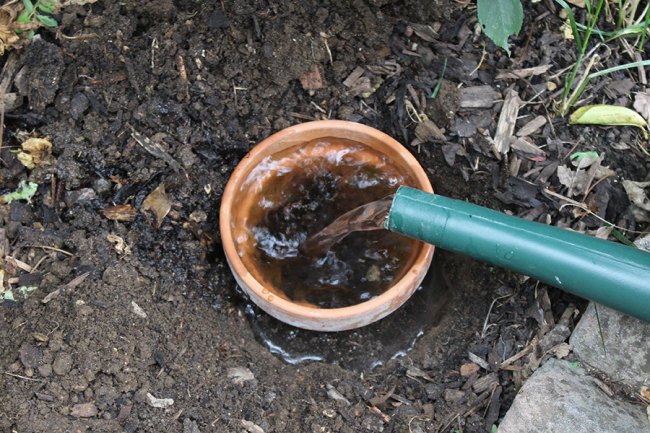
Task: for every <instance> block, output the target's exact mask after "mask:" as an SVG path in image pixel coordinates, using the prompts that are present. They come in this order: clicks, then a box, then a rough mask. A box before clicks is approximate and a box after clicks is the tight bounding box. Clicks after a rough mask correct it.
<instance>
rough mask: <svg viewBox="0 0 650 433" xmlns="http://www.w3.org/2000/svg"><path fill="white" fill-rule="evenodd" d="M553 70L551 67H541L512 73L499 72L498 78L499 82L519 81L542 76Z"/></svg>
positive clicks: (517, 70) (515, 70)
mask: <svg viewBox="0 0 650 433" xmlns="http://www.w3.org/2000/svg"><path fill="white" fill-rule="evenodd" d="M549 69H551V65H540V66H534V67H532V68H525V69H513V70H512V71H499V73H498V74H497V76H496V79H497V80H508V79H510V80H517V79H519V78H528V77H532V76H534V75H541V74H543V73H544V72H546V71H548V70H549Z"/></svg>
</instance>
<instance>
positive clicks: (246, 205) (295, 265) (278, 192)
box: [231, 135, 423, 308]
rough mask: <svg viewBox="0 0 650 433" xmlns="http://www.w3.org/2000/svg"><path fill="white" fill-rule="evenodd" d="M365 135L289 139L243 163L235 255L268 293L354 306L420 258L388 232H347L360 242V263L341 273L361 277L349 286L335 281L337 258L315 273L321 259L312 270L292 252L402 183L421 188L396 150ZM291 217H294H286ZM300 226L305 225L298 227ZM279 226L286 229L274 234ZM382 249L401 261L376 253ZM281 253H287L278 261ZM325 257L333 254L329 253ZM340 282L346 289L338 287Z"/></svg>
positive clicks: (235, 210)
mask: <svg viewBox="0 0 650 433" xmlns="http://www.w3.org/2000/svg"><path fill="white" fill-rule="evenodd" d="M364 141H365V143H363V144H362V143H361V142H359V141H357V140H351V139H349V138H346V137H340V136H333V135H329V136H323V137H317V138H311V139H310V140H305V142H302V143H301V142H297V140H296V137H291V140H287V141H286V142H285V145H284V146H283V145H281V144H282V143H280V145H278V143H275V144H274V145H273V146H271V148H272V152H267V153H266V154H264V153H258V154H253V156H252V157H251V158H250V160H248V161H246V167H245V168H246V169H247V170H246V172H245V174H244V175H242V176H240V178H239V184H238V185H236V191H237V194H236V198H235V200H234V203H233V207H232V218H231V229H232V235H233V240H234V243H235V248H236V251H237V254H238V256H239V257H240V259H241V261H242V262H243V264H244V266H245V267H246V269H247V270H248V271H249V272H250V274H251V275H252V277H253V278H254V279H255V280H257V282H259V283H260V284H261V285H262V287H264V292H265V293H267V294H272V295H275V296H278V297H280V298H282V299H285V300H289V301H291V302H293V303H296V304H300V305H304V306H309V307H314V308H338V307H344V306H349V305H354V304H357V303H361V302H363V301H365V300H367V299H369V298H370V297H373V296H377V295H379V294H381V293H383V292H385V291H386V290H388V289H389V288H390V287H391V286H392V285H394V284H395V283H396V282H397V281H399V280H400V279H401V278H403V277H404V276H405V274H406V273H407V272H408V270H409V268H410V266H411V265H412V264H413V263H414V262H415V260H416V258H417V256H418V255H419V254H420V252H421V250H422V247H423V244H421V243H420V242H418V241H415V240H411V239H406V238H403V237H401V236H399V235H396V234H394V233H391V232H388V231H385V230H379V231H377V232H367V233H363V234H360V236H359V239H360V240H355V239H352V237H353V236H354V235H356V234H353V235H350V241H349V242H350V243H351V246H349V248H348V250H349V249H354V248H359V251H352V252H353V253H354V254H352V255H353V256H354V255H355V254H356V255H357V256H359V257H353V258H352V259H351V261H352V262H355V263H356V262H358V263H357V265H356V267H353V268H351V269H352V270H349V269H346V270H344V271H343V273H342V274H341V275H348V274H350V272H351V274H352V275H356V276H357V277H358V278H357V280H356V281H357V282H356V283H355V282H352V283H350V284H351V285H352V286H350V284H348V286H347V287H346V285H345V284H343V285H342V286H340V287H339V286H338V285H333V284H330V283H331V282H332V281H331V280H336V279H337V278H339V277H340V275H339V274H337V272H338V269H339V268H338V267H337V266H338V264H337V263H338V262H336V261H335V262H333V264H330V265H331V268H328V269H329V270H324V272H325V274H324V276H321V277H318V278H316V276H315V275H314V272H318V271H319V270H320V267H319V266H320V265H314V266H316V267H315V268H314V269H311V268H309V266H312V265H313V263H312V262H311V261H310V262H304V261H300V260H299V258H296V257H293V256H292V254H296V251H297V249H298V246H299V243H300V240H301V239H303V240H304V237H305V236H306V235H311V234H313V233H314V231H317V230H319V229H321V228H323V227H324V226H326V225H327V224H329V223H330V222H331V221H332V220H333V219H335V218H336V217H338V216H340V215H341V214H342V213H344V212H347V211H348V210H351V209H353V208H355V207H357V206H359V205H363V204H365V203H367V202H371V201H374V200H378V199H380V198H383V197H385V196H386V195H389V194H391V193H393V192H394V191H395V190H396V189H397V188H398V187H399V186H400V185H409V186H413V187H421V188H422V187H423V186H422V185H418V182H417V181H416V176H415V175H414V174H413V170H412V169H411V168H410V167H409V165H408V163H407V162H406V161H405V160H404V159H403V158H402V156H401V155H400V154H399V152H398V151H397V150H396V149H393V148H390V147H387V146H386V145H384V144H383V143H381V142H378V141H373V140H372V139H368V140H364ZM323 203H326V204H327V203H329V205H328V206H329V207H327V206H325V205H323ZM323 206H325V207H323ZM291 219H293V220H292V221H293V222H287V221H286V220H291ZM274 224H275V225H274ZM301 225H302V226H304V230H303V231H301V230H302V229H300V228H299V227H298V226H301ZM297 227H298V228H297ZM274 228H275V229H276V230H277V229H278V228H280V229H282V231H284V233H277V232H276V233H273V234H272V235H269V233H270V232H271V231H272V230H273V229H274ZM265 230H266V231H265ZM305 233H306V234H305ZM368 236H370V237H372V239H370V240H368ZM361 238H363V239H361ZM343 242H348V239H347V238H346V239H345V240H344V241H343ZM354 242H357V243H354ZM358 242H361V243H358ZM363 242H366V244H363ZM360 245H361V246H360ZM363 245H372V247H373V248H374V250H372V252H371V253H369V254H370V255H369V258H367V259H366V258H364V257H361V256H360V255H363V254H364V253H365V254H368V252H369V251H371V250H370V249H369V250H365V249H363ZM344 247H345V245H342V246H341V251H342V250H343V248H344ZM269 249H270V250H271V252H269ZM377 251H380V252H381V254H384V255H388V256H395V257H397V256H398V257H399V260H397V259H396V258H395V257H386V258H385V259H382V258H379V259H373V258H374V257H376V254H377ZM277 254H279V255H281V256H282V257H280V259H281V260H279V261H278V260H276V259H277ZM298 254H300V253H299V252H298ZM337 254H338V253H337ZM344 255H345V254H344ZM349 255H350V254H348V256H349ZM338 259H340V257H336V258H334V259H332V260H338ZM323 260H325V261H327V260H330V259H329V253H328V257H326V258H324V259H323ZM373 260H376V262H373ZM382 260H383V261H382ZM393 262H396V263H393ZM397 262H399V263H397ZM305 263H307V264H305ZM391 263H392V264H391ZM327 265H328V264H327V263H326V266H327ZM351 266H352V265H351ZM373 266H374V267H373ZM337 275H338V276H337ZM359 276H360V277H359ZM373 279H374V280H373ZM378 279H383V280H382V281H379V280H378ZM384 280H385V281H384ZM341 287H343V288H345V289H346V290H347V292H345V293H344V292H342V291H341V292H340V293H339V289H340V288H341ZM357 289H358V290H359V292H358V293H357ZM366 289H367V290H366ZM375 289H376V290H375ZM348 292H350V293H348ZM364 296H365V297H366V298H367V299H364ZM328 298H331V301H328ZM346 302H347V304H345V303H346Z"/></svg>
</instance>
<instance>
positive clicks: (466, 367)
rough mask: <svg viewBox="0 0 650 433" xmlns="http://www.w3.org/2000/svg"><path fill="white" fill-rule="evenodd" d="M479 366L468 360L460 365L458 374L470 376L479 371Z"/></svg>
mask: <svg viewBox="0 0 650 433" xmlns="http://www.w3.org/2000/svg"><path fill="white" fill-rule="evenodd" d="M480 369H481V367H479V365H478V364H474V363H473V362H470V363H468V364H463V365H461V366H460V375H461V376H463V377H467V376H471V375H472V374H474V373H476V372H477V371H479V370H480Z"/></svg>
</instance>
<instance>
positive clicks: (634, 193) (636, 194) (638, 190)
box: [623, 180, 650, 211]
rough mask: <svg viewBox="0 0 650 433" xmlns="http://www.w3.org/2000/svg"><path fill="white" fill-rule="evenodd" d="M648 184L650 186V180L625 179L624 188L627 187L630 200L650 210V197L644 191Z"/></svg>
mask: <svg viewBox="0 0 650 433" xmlns="http://www.w3.org/2000/svg"><path fill="white" fill-rule="evenodd" d="M648 186H650V182H633V181H631V180H624V181H623V188H625V192H626V193H627V196H628V198H629V199H630V201H631V202H632V203H633V204H634V205H636V206H638V207H640V208H641V209H644V210H647V211H650V199H648V195H647V194H646V193H645V191H644V189H645V188H647V187H648Z"/></svg>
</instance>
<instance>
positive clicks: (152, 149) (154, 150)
mask: <svg viewBox="0 0 650 433" xmlns="http://www.w3.org/2000/svg"><path fill="white" fill-rule="evenodd" d="M127 126H128V127H129V128H131V137H133V139H134V140H135V141H136V142H137V143H138V144H139V145H140V146H142V148H143V149H144V150H146V151H147V152H148V153H149V154H151V155H153V156H155V157H156V158H160V159H162V160H163V161H165V162H166V163H167V164H169V166H170V167H171V168H172V169H174V171H176V172H178V171H179V170H180V168H181V164H180V163H179V162H178V161H176V160H175V159H174V158H172V157H171V156H170V155H169V154H168V153H167V152H166V151H165V149H163V148H162V147H161V146H160V144H158V143H155V142H154V141H153V140H151V139H149V138H148V137H145V136H144V135H142V134H140V133H139V132H137V131H136V130H135V129H134V128H133V127H132V126H131V125H127Z"/></svg>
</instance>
